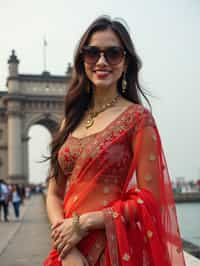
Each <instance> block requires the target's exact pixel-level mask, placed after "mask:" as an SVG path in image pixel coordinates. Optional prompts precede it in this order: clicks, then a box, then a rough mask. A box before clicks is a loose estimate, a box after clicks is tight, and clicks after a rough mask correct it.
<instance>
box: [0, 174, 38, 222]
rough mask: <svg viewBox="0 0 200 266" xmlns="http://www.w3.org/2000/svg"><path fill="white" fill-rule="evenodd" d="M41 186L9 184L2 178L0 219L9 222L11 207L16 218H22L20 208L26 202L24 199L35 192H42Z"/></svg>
mask: <svg viewBox="0 0 200 266" xmlns="http://www.w3.org/2000/svg"><path fill="white" fill-rule="evenodd" d="M40 191H41V188H40V186H31V185H23V184H8V183H6V181H4V180H3V179H0V220H1V221H5V222H9V220H10V219H9V217H10V216H11V215H10V214H11V208H12V207H13V210H12V211H13V213H14V217H15V220H16V221H18V220H19V219H20V208H21V206H22V205H23V204H24V200H25V199H26V198H27V199H28V198H30V197H31V194H32V193H33V192H40Z"/></svg>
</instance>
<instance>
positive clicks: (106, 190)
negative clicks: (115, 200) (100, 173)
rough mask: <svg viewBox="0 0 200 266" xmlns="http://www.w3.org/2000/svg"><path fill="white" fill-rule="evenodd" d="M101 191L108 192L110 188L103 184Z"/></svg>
mask: <svg viewBox="0 0 200 266" xmlns="http://www.w3.org/2000/svg"><path fill="white" fill-rule="evenodd" d="M103 192H104V193H105V194H107V193H109V192H110V188H109V187H107V186H105V187H104V189H103Z"/></svg>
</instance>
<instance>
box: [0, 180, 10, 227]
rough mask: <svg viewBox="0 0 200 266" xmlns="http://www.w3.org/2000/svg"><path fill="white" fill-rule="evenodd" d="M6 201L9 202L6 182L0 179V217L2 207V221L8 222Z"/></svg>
mask: <svg viewBox="0 0 200 266" xmlns="http://www.w3.org/2000/svg"><path fill="white" fill-rule="evenodd" d="M8 203H9V190H8V186H7V184H6V182H5V181H4V180H3V179H0V218H1V216H2V213H1V210H2V209H3V216H4V221H5V222H8V221H9V220H8Z"/></svg>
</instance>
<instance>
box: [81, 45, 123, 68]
mask: <svg viewBox="0 0 200 266" xmlns="http://www.w3.org/2000/svg"><path fill="white" fill-rule="evenodd" d="M92 48H93V49H96V51H98V56H97V58H96V60H95V61H94V62H92V63H91V62H89V61H87V60H85V59H84V52H85V51H87V49H88V50H89V49H92ZM112 48H118V49H119V50H121V52H123V53H122V56H121V58H120V61H119V62H117V63H115V64H113V63H112V62H111V61H110V60H109V56H108V55H107V54H106V53H107V51H108V50H109V49H112ZM102 53H103V56H104V58H105V60H106V62H107V63H108V64H109V65H112V66H114V65H118V64H120V63H121V61H122V59H123V58H124V57H125V56H126V51H125V50H124V48H122V47H120V46H109V47H107V48H105V49H100V48H99V47H97V46H89V45H88V46H84V47H83V48H82V49H81V55H82V58H83V61H84V62H85V63H86V64H88V65H95V64H96V63H97V62H98V60H99V58H100V57H101V54H102Z"/></svg>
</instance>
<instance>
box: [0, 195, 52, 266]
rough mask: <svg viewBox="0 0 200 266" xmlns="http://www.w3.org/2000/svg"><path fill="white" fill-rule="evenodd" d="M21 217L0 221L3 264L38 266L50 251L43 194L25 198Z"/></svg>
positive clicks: (0, 261)
mask: <svg viewBox="0 0 200 266" xmlns="http://www.w3.org/2000/svg"><path fill="white" fill-rule="evenodd" d="M21 211H22V212H21V220H20V221H15V220H14V218H13V214H12V206H11V210H10V212H11V213H10V222H9V223H4V222H0V266H25V265H26V266H39V265H42V262H43V260H44V258H45V257H46V256H47V254H48V252H49V250H50V238H49V227H48V220H47V216H46V211H45V204H44V198H43V196H42V195H34V196H32V198H31V199H29V200H26V201H25V204H24V206H22V210H21Z"/></svg>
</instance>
